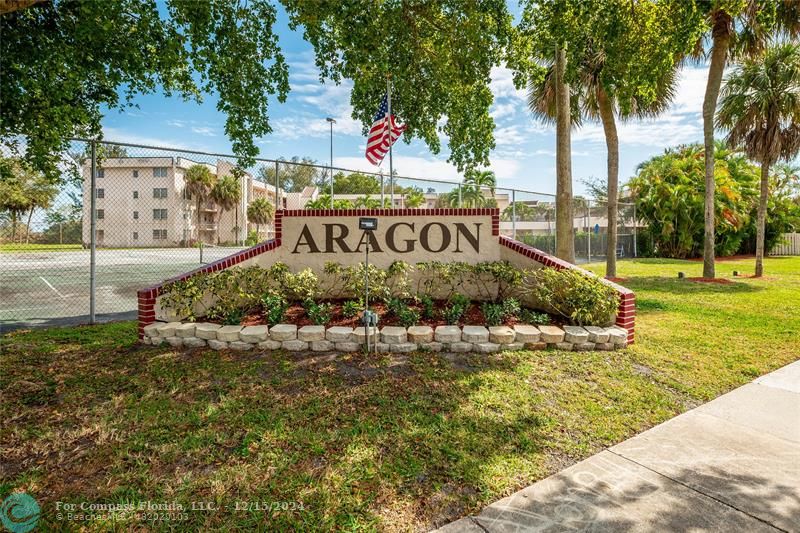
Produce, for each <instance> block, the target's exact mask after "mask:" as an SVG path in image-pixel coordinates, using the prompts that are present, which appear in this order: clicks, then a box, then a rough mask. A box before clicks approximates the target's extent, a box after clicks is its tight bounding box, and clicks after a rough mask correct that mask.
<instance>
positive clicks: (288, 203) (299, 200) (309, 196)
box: [284, 187, 510, 211]
mask: <svg viewBox="0 0 800 533" xmlns="http://www.w3.org/2000/svg"><path fill="white" fill-rule="evenodd" d="M481 192H482V193H483V196H484V197H485V198H492V197H493V198H494V200H495V203H496V204H497V207H498V208H499V209H500V211H503V210H504V209H505V208H506V207H508V206H509V204H510V199H509V194H508V193H500V192H495V194H494V196H492V193H491V191H490V190H489V189H488V188H485V189H483V190H482V191H481ZM323 194H328V193H327V191H325V190H320V189H319V188H318V187H306V188H305V189H303V190H302V191H300V192H289V193H284V207H285V208H288V209H305V207H306V204H308V203H309V202H313V201H314V200H317V198H319V196H320V195H323ZM423 197H424V199H423V201H422V203H421V204H420V205H419V206H417V208H418V209H433V208H435V207H440V203H441V198H440V196H439V193H435V192H427V193H424V194H423ZM363 198H368V199H370V200H376V201H378V202H380V200H381V195H380V194H334V195H333V199H334V200H348V201H350V202H356V201H358V200H360V199H363ZM390 198H391V195H390V194H389V193H385V194H384V200H388V199H390ZM393 207H394V208H395V209H404V208H406V207H408V206H407V205H406V195H405V194H401V193H396V194H395V195H394V204H393Z"/></svg>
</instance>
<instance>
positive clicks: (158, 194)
mask: <svg viewBox="0 0 800 533" xmlns="http://www.w3.org/2000/svg"><path fill="white" fill-rule="evenodd" d="M166 197H167V189H166V188H156V189H153V198H166Z"/></svg>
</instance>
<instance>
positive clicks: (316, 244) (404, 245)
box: [292, 222, 482, 254]
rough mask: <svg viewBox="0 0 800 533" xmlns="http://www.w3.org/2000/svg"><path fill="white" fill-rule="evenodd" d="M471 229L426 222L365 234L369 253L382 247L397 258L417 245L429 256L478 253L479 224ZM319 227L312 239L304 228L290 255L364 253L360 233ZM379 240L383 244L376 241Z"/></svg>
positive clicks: (459, 224) (335, 226) (336, 225)
mask: <svg viewBox="0 0 800 533" xmlns="http://www.w3.org/2000/svg"><path fill="white" fill-rule="evenodd" d="M472 225H473V226H474V230H471V228H469V227H468V225H467V224H465V223H463V222H454V223H452V225H449V224H444V223H442V222H429V223H427V224H423V225H421V226H420V225H419V224H415V223H414V222H395V223H394V224H391V225H390V226H389V227H387V228H386V232H385V233H383V234H380V233H379V234H374V233H371V232H370V233H367V235H368V238H369V245H370V247H369V249H370V252H376V253H381V252H383V249H384V247H385V248H387V249H388V250H389V251H391V252H394V253H397V254H408V253H412V252H414V251H416V249H417V245H419V247H420V248H422V249H423V250H425V251H426V252H431V253H445V252H450V253H456V254H458V253H464V250H465V249H467V248H472V249H473V250H474V251H475V252H476V253H480V237H481V226H482V223H480V222H473V223H472ZM321 227H322V229H323V232H322V235H319V236H318V237H317V238H315V237H314V232H313V231H312V230H311V228H310V227H309V226H308V224H304V225H303V229H302V230H301V231H300V236H299V237H298V238H297V241H296V242H295V245H294V248H293V249H292V253H293V254H299V253H309V254H319V253H324V254H334V253H345V254H352V253H364V244H365V243H364V237H363V235H362V234H361V233H360V232H353V234H352V236H351V234H350V228H348V226H347V225H345V224H340V223H331V224H321ZM417 230H418V231H417ZM381 237H383V239H384V241H383V242H381V241H380V240H379V239H380V238H381Z"/></svg>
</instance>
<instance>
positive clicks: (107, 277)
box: [0, 247, 241, 330]
mask: <svg viewBox="0 0 800 533" xmlns="http://www.w3.org/2000/svg"><path fill="white" fill-rule="evenodd" d="M239 250H241V248H216V247H212V248H206V249H205V250H204V252H203V262H205V263H209V262H212V261H216V260H217V259H221V258H223V257H226V256H228V255H231V254H233V253H236V252H237V251H239ZM0 264H2V268H0V329H2V330H6V329H11V328H17V327H21V326H35V325H49V324H62V323H63V324H70V323H84V322H87V321H88V315H89V251H88V250H76V251H56V252H25V253H3V254H2V255H0ZM96 265H97V267H96V272H97V274H96V287H97V290H96V307H95V312H96V314H98V315H106V317H107V318H109V317H120V318H127V317H129V316H130V317H133V316H135V311H136V306H137V301H136V291H138V290H139V289H141V288H144V287H146V286H148V285H152V284H154V283H158V282H161V281H163V280H164V279H167V278H169V277H172V276H175V275H177V274H180V273H182V272H186V271H188V270H192V269H194V268H197V267H198V266H200V265H201V263H200V252H199V250H197V249H188V248H187V249H184V248H161V249H153V248H148V249H138V250H137V249H126V250H97V256H96Z"/></svg>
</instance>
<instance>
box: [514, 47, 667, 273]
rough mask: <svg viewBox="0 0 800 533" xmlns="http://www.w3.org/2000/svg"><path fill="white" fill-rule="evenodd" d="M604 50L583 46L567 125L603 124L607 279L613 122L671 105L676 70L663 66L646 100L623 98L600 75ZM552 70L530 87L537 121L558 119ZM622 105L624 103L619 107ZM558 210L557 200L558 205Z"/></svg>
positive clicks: (613, 212)
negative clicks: (604, 141) (569, 122)
mask: <svg viewBox="0 0 800 533" xmlns="http://www.w3.org/2000/svg"><path fill="white" fill-rule="evenodd" d="M605 62H606V54H605V53H604V52H603V51H602V50H595V49H593V43H591V42H590V43H588V44H587V46H586V54H585V55H584V56H583V58H582V60H581V62H580V63H579V64H578V65H577V69H578V74H577V77H578V80H579V84H574V85H573V86H572V90H571V94H570V101H571V106H572V109H571V115H570V116H571V123H572V125H573V126H576V127H578V126H580V125H581V124H582V122H583V117H586V118H588V119H590V120H599V121H600V123H601V124H602V126H603V133H604V135H605V140H606V152H607V170H608V183H607V190H608V194H607V211H608V214H607V216H608V239H607V243H606V245H607V248H606V277H609V278H614V277H616V276H617V255H616V251H617V218H618V201H619V137H618V135H617V120H618V119H619V120H622V121H627V120H631V119H642V118H647V117H654V116H657V115H659V114H660V113H662V112H663V111H664V110H666V108H667V107H668V106H669V103H670V101H671V100H672V98H673V96H674V90H675V77H676V70H675V69H674V68H673V69H664V70H662V71H661V73H660V76H659V77H657V78H656V79H655V80H654V81H653V85H654V89H655V92H654V94H652V95H650V98H648V99H647V100H645V99H643V98H642V97H641V95H639V94H638V93H634V94H628V95H627V96H626V97H624V98H625V100H624V102H620V100H621V99H622V98H623V96H621V95H619V94H618V91H617V90H616V86H615V83H614V80H608V79H606V78H607V77H606V76H604V74H605V72H604V66H605ZM555 96H556V91H555V71H554V67H553V66H552V65H550V66H549V67H548V69H547V71H546V73H545V76H544V77H543V79H542V81H541V82H539V83H530V84H529V85H528V107H529V108H530V110H531V112H532V113H533V114H534V115H535V116H536V117H537V118H538V119H539V120H541V121H544V122H548V123H552V122H554V121H555V120H556V102H555ZM622 103H624V104H625V105H620V104H622ZM559 208H560V204H559Z"/></svg>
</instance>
